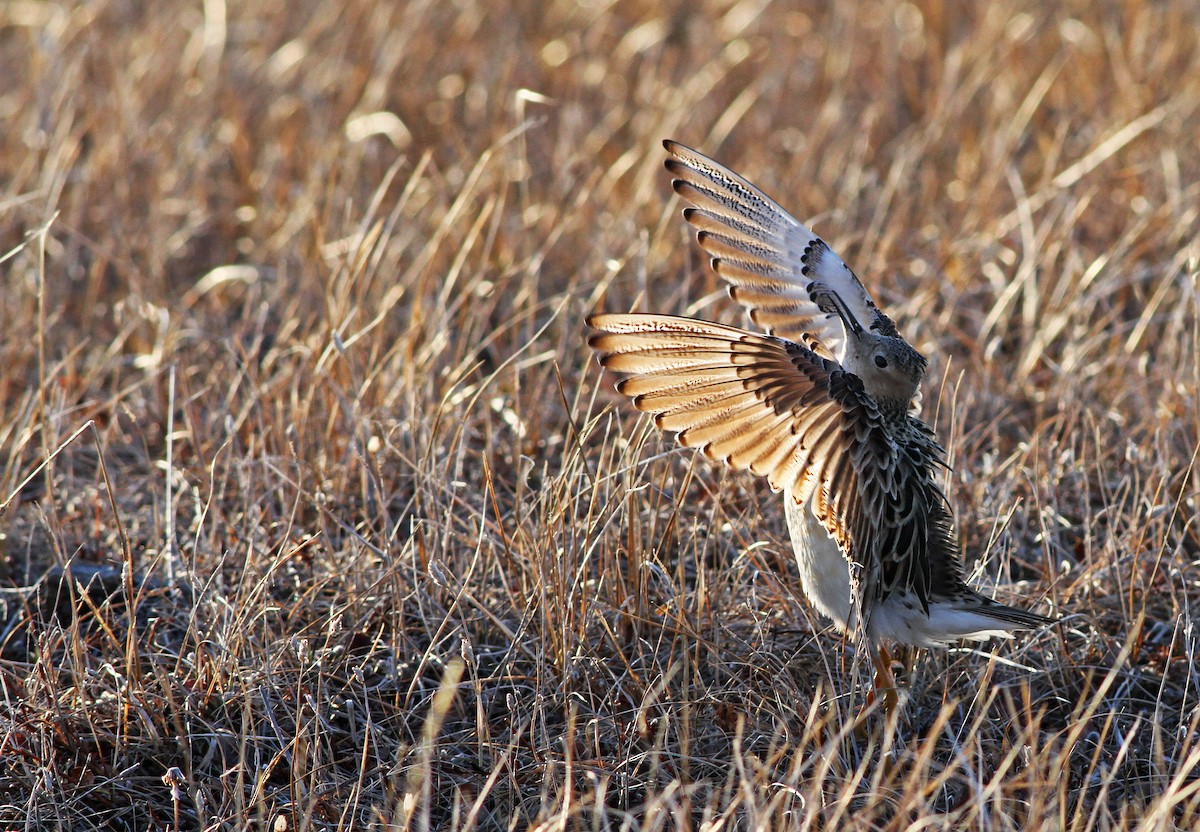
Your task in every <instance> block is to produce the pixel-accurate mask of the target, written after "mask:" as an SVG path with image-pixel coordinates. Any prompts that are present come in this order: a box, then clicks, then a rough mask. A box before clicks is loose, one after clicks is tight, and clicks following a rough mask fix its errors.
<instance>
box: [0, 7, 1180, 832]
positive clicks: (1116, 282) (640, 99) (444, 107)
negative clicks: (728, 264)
mask: <svg viewBox="0 0 1200 832" xmlns="http://www.w3.org/2000/svg"><path fill="white" fill-rule="evenodd" d="M505 5H506V4H501V3H491V2H486V0H459V2H454V3H438V2H421V1H420V0H413V2H408V3H396V4H391V3H382V2H360V1H359V0H340V1H339V2H319V1H318V0H313V2H307V3H283V2H280V1H279V0H262V2H246V3H238V4H228V6H227V7H226V4H224V3H222V2H220V0H208V1H207V2H205V3H203V4H200V3H188V4H184V3H160V4H151V3H140V2H133V1H132V0H97V2H91V3H87V4H70V3H55V2H15V3H8V4H5V5H4V6H2V7H0V66H2V67H3V72H4V77H6V78H8V79H10V80H9V83H8V84H6V85H4V88H3V89H2V90H0V111H2V113H3V125H4V126H3V129H0V188H2V191H0V251H2V252H5V259H4V262H3V263H2V264H0V269H2V270H3V288H2V289H0V324H2V325H3V327H4V330H5V331H6V332H7V333H8V335H7V337H5V338H4V339H3V347H2V349H3V353H2V355H0V360H2V361H3V364H4V372H3V374H2V375H0V378H2V379H3V388H2V389H3V395H2V397H0V408H2V409H0V449H2V453H0V465H2V474H0V491H2V492H3V494H2V495H0V498H3V497H6V496H7V495H8V494H10V493H12V492H14V491H15V492H16V496H15V497H14V498H13V499H12V500H11V501H9V502H8V503H6V505H5V508H4V514H3V520H2V523H3V526H2V527H0V530H2V532H3V535H4V537H3V539H2V541H0V545H2V551H0V554H2V557H3V561H2V563H3V572H2V574H3V580H4V583H5V585H6V586H7V587H8V588H7V589H4V590H3V595H2V596H0V598H3V601H4V609H5V610H6V615H5V629H4V631H3V641H2V643H0V649H2V653H0V686H2V687H0V695H2V697H3V701H2V704H0V826H4V828H13V829H18V828H26V829H130V830H133V829H138V830H142V829H148V828H166V827H168V826H169V827H170V828H172V829H175V828H182V829H242V828H262V829H277V830H281V829H303V828H312V829H365V828H403V827H408V826H411V827H414V828H426V827H428V828H437V829H455V830H459V829H509V828H524V827H526V826H537V827H538V828H540V829H560V828H561V829H599V828H623V829H640V830H651V829H655V830H657V829H723V828H747V829H749V828H754V829H759V828H781V827H793V828H804V827H819V828H827V829H833V828H839V829H842V828H844V829H863V830H866V829H903V828H905V827H906V826H908V825H909V824H917V825H918V826H920V827H921V828H933V829H963V828H981V829H996V830H1008V829H1062V830H1078V832H1084V831H1085V830H1087V831H1088V832H1090V830H1108V829H1123V830H1124V829H1155V830H1159V829H1174V828H1195V824H1196V823H1200V820H1198V818H1200V776H1198V768H1197V764H1198V761H1200V724H1198V723H1200V707H1198V705H1200V697H1198V689H1197V686H1198V684H1200V674H1197V671H1196V652H1197V646H1198V641H1200V635H1198V633H1197V626H1198V625H1200V614H1198V613H1197V611H1196V606H1195V605H1196V604H1197V602H1200V530H1198V528H1197V523H1196V515H1197V511H1198V509H1200V486H1198V484H1197V477H1196V476H1195V474H1194V473H1193V463H1194V460H1195V455H1196V449H1197V444H1198V442H1200V415H1198V414H1200V401H1198V393H1197V391H1198V388H1200V379H1198V371H1197V351H1198V346H1200V323H1198V321H1200V315H1198V302H1197V255H1198V253H1200V252H1198V250H1197V243H1196V237H1197V233H1198V231H1200V220H1198V208H1197V205H1198V201H1200V186H1198V185H1197V182H1198V181H1200V154H1198V153H1197V145H1196V137H1197V135H1198V134H1200V112H1198V111H1200V42H1198V37H1197V30H1198V29H1200V15H1198V14H1197V13H1196V12H1195V11H1194V7H1193V6H1191V4H1188V3H1185V2H1182V0H1180V2H1176V3H1169V2H1163V3H1159V2H1151V0H1128V1H1127V2H1123V3H1118V2H1104V3H1096V4H1086V3H1076V4H1066V6H1070V7H1072V8H1070V9H1068V8H1066V7H1064V8H1059V7H1057V6H1056V5H1053V4H1047V5H1048V6H1052V5H1053V7H1049V8H1044V7H1043V5H1042V4H1037V3H1028V4H1022V3H1018V2H1012V0H999V2H995V3H988V4H977V5H976V4H971V5H970V9H971V10H970V11H961V10H958V6H959V4H951V3H941V2H937V0H918V2H915V3H895V2H891V0H879V1H878V2H871V1H868V2H845V3H836V4H831V5H832V7H833V8H831V9H825V8H823V7H822V6H821V5H820V4H807V3H803V4H801V3H796V4H793V3H785V2H774V3H772V2H769V0H742V1H741V2H718V1H716V0H714V2H703V3H695V2H691V0H687V2H683V0H679V1H678V2H672V3H670V4H669V6H670V7H669V8H665V9H664V8H663V7H662V5H661V4H655V3H650V2H646V0H628V1H627V2H626V0H620V2H613V3H609V2H587V3H585V2H569V1H568V0H561V1H555V2H546V3H544V4H533V3H518V4H517V8H515V9H504V8H503V6H505ZM963 5H966V4H963ZM223 15H224V17H223ZM13 79H16V80H15V83H14V82H13ZM664 137H672V138H677V139H679V140H682V141H684V142H686V143H688V144H692V145H694V146H696V147H699V148H702V149H703V150H705V151H707V152H709V153H710V154H713V155H716V156H718V158H720V159H722V160H724V161H726V162H727V163H729V164H731V165H734V166H736V167H738V168H740V169H741V170H743V171H744V172H745V173H746V174H747V175H749V176H751V177H752V178H755V179H757V180H758V181H759V182H760V183H761V184H762V185H763V186H764V187H766V188H767V189H768V190H769V191H772V192H774V193H776V194H777V195H779V196H780V197H781V198H782V200H783V201H784V202H785V203H786V204H787V205H788V206H790V207H792V208H793V209H794V210H795V211H796V212H797V213H798V214H799V215H800V216H801V217H806V216H807V217H809V218H813V217H814V215H815V224H816V226H817V228H818V231H820V232H823V233H824V234H825V235H826V236H827V237H828V238H829V239H830V240H831V242H832V243H833V244H834V245H835V247H836V248H838V249H839V250H840V251H841V252H842V253H843V255H844V256H845V257H846V259H847V260H848V261H850V262H851V263H852V264H854V265H855V266H856V267H857V269H858V271H859V273H860V274H861V275H863V276H864V279H865V280H866V282H867V283H868V284H869V285H870V286H871V288H872V289H873V291H874V292H875V295H876V297H877V298H879V299H880V300H881V301H882V302H883V303H884V304H885V305H886V306H887V307H888V308H889V309H890V310H891V311H893V312H894V313H895V317H896V318H897V319H898V321H899V323H900V324H901V328H902V329H903V330H904V331H906V332H907V333H908V334H909V335H910V336H911V337H912V339H913V340H914V341H915V343H916V344H917V345H918V347H919V348H921V349H922V350H923V351H924V352H926V353H927V354H929V355H931V356H933V360H934V368H933V371H932V372H931V374H930V379H929V383H928V384H927V386H926V414H927V415H928V416H929V417H930V418H936V420H937V425H938V429H939V431H940V433H941V435H942V437H943V439H944V440H945V441H946V444H947V445H948V447H949V448H950V449H951V454H952V457H953V460H952V461H953V464H954V466H955V470H954V473H953V474H952V475H951V480H952V481H951V483H950V485H951V487H952V489H953V500H954V502H955V505H956V507H957V510H958V513H959V521H960V526H961V534H962V536H963V539H964V542H965V544H966V549H967V551H968V552H969V557H970V560H971V563H970V564H969V565H970V566H971V567H972V570H973V572H974V580H976V581H977V582H980V583H982V584H984V585H986V586H991V587H994V588H995V591H996V593H997V594H998V595H999V596H1000V597H1002V598H1005V599H1010V600H1011V599H1013V598H1015V597H1018V596H1020V598H1021V599H1022V601H1023V602H1024V603H1027V604H1029V605H1030V606H1032V607H1034V608H1036V609H1039V610H1041V611H1043V612H1046V611H1051V612H1054V613H1056V614H1061V615H1063V616H1064V619H1063V622H1062V624H1061V625H1060V626H1058V627H1057V628H1055V629H1053V630H1050V631H1047V632H1044V633H1041V634H1037V635H1034V636H1032V637H1026V638H1023V639H1020V640H1018V641H1017V642H1014V643H1012V644H1003V645H999V646H997V647H995V648H994V652H972V651H965V650H964V651H952V652H950V653H934V654H927V655H924V656H923V657H921V659H920V661H919V662H918V664H917V666H916V670H915V671H914V673H913V674H912V676H911V678H910V684H911V688H910V694H909V696H908V697H907V702H906V704H905V707H904V709H903V713H902V715H901V716H900V718H899V720H898V723H897V724H896V725H894V726H892V727H891V729H890V730H884V728H883V727H882V726H876V730H875V732H874V733H873V734H872V735H870V736H867V737H856V736H854V735H853V734H848V733H847V732H846V731H845V730H844V726H845V725H846V724H847V721H848V720H847V715H848V714H849V713H850V711H851V709H852V708H853V707H854V704H855V702H856V697H857V694H855V693H854V687H853V680H851V679H849V678H848V677H847V676H846V673H845V668H846V662H845V660H844V658H843V651H842V649H841V645H840V642H839V640H838V639H837V638H836V636H834V635H833V634H832V633H830V632H827V631H825V628H824V625H823V623H822V622H820V621H818V620H815V619H814V617H813V615H812V613H811V612H810V610H809V608H808V607H807V606H806V605H805V604H804V602H803V601H802V600H801V599H800V598H799V597H798V588H797V583H796V579H795V573H794V566H793V564H792V562H791V554H790V547H789V544H788V542H787V538H786V532H785V530H784V527H783V520H782V514H781V512H780V511H779V510H778V509H779V507H778V505H777V501H776V498H774V496H773V495H771V494H769V493H768V492H767V490H766V489H765V487H763V485H762V484H761V483H758V482H751V481H748V480H747V479H744V478H739V477H733V476H727V475H726V474H724V473H723V472H720V471H714V470H712V469H710V468H709V467H707V466H705V465H703V464H699V463H697V462H696V460H695V459H694V458H693V457H692V456H691V455H689V454H687V453H684V452H680V451H677V450H675V449H673V447H672V446H671V444H670V442H669V441H665V440H662V439H660V438H659V437H657V436H656V435H654V434H653V432H652V431H650V430H649V429H648V428H647V426H646V424H645V422H644V421H638V420H637V418H636V417H635V416H634V414H632V413H631V412H630V409H629V408H627V407H624V406H622V405H621V404H619V403H618V402H617V397H616V395H615V394H614V393H612V392H611V381H612V380H611V379H609V378H603V377H602V376H601V374H600V373H599V371H598V370H597V368H596V366H595V364H594V363H593V362H591V361H590V357H589V355H588V354H587V352H586V349H585V347H584V346H583V343H582V340H581V330H582V319H583V317H584V315H585V314H586V313H588V312H590V311H592V310H594V309H597V308H604V309H613V310H617V309H628V308H631V307H635V306H636V307H638V308H641V309H644V310H650V311H661V312H685V313H689V314H699V315H703V316H707V317H713V318H718V319H720V320H725V321H734V322H736V321H739V320H740V317H739V315H738V314H737V313H736V311H735V310H734V309H732V308H730V306H729V304H728V303H727V302H726V301H724V300H722V299H721V297H720V295H719V293H718V289H719V286H718V284H717V281H716V280H715V279H714V278H713V276H712V275H711V274H710V273H708V272H707V271H706V270H705V268H704V266H703V264H702V262H701V259H700V257H699V255H698V252H697V249H696V247H695V246H694V245H693V244H692V243H691V242H690V240H689V238H688V235H687V231H686V229H685V227H684V223H683V222H682V221H681V220H680V219H679V217H678V207H679V206H678V205H677V204H676V203H675V201H674V200H673V199H672V198H670V196H669V194H670V192H669V189H668V187H667V184H666V177H665V176H664V174H663V172H662V170H661V161H662V156H663V153H662V151H661V149H660V146H659V141H660V139H662V138H664ZM81 429H82V430H81ZM73 435H74V438H73V439H71V441H69V442H67V440H68V439H69V438H71V437H72V436H73ZM64 442H66V444H65V447H63V448H62V449H61V451H59V452H58V453H57V454H55V451H56V449H58V448H59V446H60V445H62V444H63V443H64ZM51 457H52V461H51V462H50V464H48V465H47V466H46V467H44V468H42V469H39V468H38V466H39V465H41V464H43V463H45V462H46V460H47V459H48V458H51ZM30 474H34V476H33V477H32V479H30V480H29V481H28V482H27V483H25V484H24V485H22V483H23V482H24V481H25V480H26V479H27V478H28V477H29V475H30ZM19 486H20V487H19ZM67 563H72V564H75V565H77V566H84V567H86V566H88V565H91V566H93V567H101V568H99V570H98V572H97V576H96V581H97V582H98V583H99V584H102V585H101V586H96V587H93V590H92V591H91V592H90V593H86V594H84V593H81V591H80V589H81V586H82V581H76V582H72V581H63V580H61V579H60V580H58V581H54V580H46V581H43V582H42V583H41V588H42V590H41V592H39V593H32V591H31V590H30V589H28V587H31V586H32V585H33V584H35V582H37V581H38V579H39V578H40V577H41V576H42V575H43V574H45V573H46V571H47V570H48V569H50V568H52V567H55V566H60V567H61V566H62V565H64V564H67ZM103 567H115V570H121V569H124V570H125V574H124V575H121V574H120V573H119V571H115V570H112V569H110V570H107V571H106V569H105V568H103ZM77 574H78V575H83V574H84V573H83V572H79V573H77ZM172 576H173V577H174V581H173V582H172V580H171V577H172ZM56 591H57V592H59V593H60V596H61V597H52V596H53V595H54V593H55V592H56ZM173 769H175V770H177V771H172V770H173ZM164 775H169V776H168V778H167V779H168V780H172V779H173V780H174V782H175V783H176V784H177V788H176V789H175V790H174V792H173V790H172V787H171V786H170V785H169V784H168V783H164V781H163V777H164Z"/></svg>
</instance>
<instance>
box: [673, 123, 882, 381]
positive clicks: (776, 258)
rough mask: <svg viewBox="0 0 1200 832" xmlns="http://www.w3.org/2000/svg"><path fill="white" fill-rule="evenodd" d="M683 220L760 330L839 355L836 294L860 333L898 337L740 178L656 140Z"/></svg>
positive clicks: (826, 255)
mask: <svg viewBox="0 0 1200 832" xmlns="http://www.w3.org/2000/svg"><path fill="white" fill-rule="evenodd" d="M663 146H664V147H666V149H667V152H669V153H670V154H671V158H669V159H667V162H666V166H667V170H669V171H670V172H671V175H672V176H673V177H674V179H673V181H672V186H673V187H674V188H675V192H676V193H678V194H679V195H680V196H682V197H683V198H684V199H685V200H687V201H688V202H690V203H691V204H692V206H693V207H691V208H687V209H686V210H685V211H684V212H683V215H684V217H685V218H686V219H687V221H688V222H689V223H691V224H692V226H694V227H695V229H696V232H697V234H696V236H697V239H698V240H699V241H700V245H701V247H702V248H704V250H705V251H706V252H708V254H709V255H710V256H711V257H712V266H713V269H714V270H715V271H716V272H717V274H719V275H720V276H721V277H722V278H724V279H725V280H726V281H727V282H728V283H729V292H730V295H732V297H733V298H734V300H736V301H738V303H740V304H742V306H744V307H745V308H746V310H747V312H749V314H750V319H751V320H752V321H753V322H754V323H755V324H756V325H758V326H760V327H762V328H763V329H764V330H766V331H767V332H768V333H770V334H772V335H777V336H779V337H781V338H785V339H787V340H789V341H793V342H804V341H806V339H805V336H806V335H807V336H809V337H810V338H815V340H816V342H817V343H813V342H812V341H811V340H808V341H807V343H808V345H809V346H810V347H812V348H813V350H814V351H815V352H816V353H817V354H818V355H821V356H822V357H824V358H839V359H840V358H841V357H842V356H843V355H844V351H843V348H844V345H845V339H846V333H845V329H844V326H843V324H842V321H841V320H840V319H839V318H838V316H837V314H836V313H835V311H834V308H833V306H832V304H831V302H830V300H829V299H828V298H829V294H830V293H836V294H837V296H838V297H840V298H841V299H842V301H843V303H844V304H845V306H846V308H847V309H848V311H849V312H850V313H851V314H852V315H853V316H854V317H855V318H856V319H857V321H858V323H859V324H860V325H861V326H862V327H863V328H869V329H873V330H875V331H876V332H879V333H881V334H884V335H893V336H895V335H898V334H899V333H897V331H896V327H895V325H894V324H893V323H892V321H891V319H890V318H888V316H887V315H885V314H883V312H881V311H880V310H879V307H877V306H876V305H875V301H873V300H872V299H871V296H870V295H869V294H868V293H867V290H866V289H865V288H864V287H863V285H862V282H861V281H859V279H858V278H857V277H856V276H855V274H854V272H852V271H851V270H850V268H849V267H848V266H847V265H846V264H845V263H844V262H843V261H842V259H841V258H840V257H838V256H837V254H835V253H834V252H833V250H832V249H830V248H829V246H828V245H826V243H825V241H824V240H822V239H821V238H820V237H818V236H817V235H815V234H813V233H812V231H810V230H809V229H808V228H806V227H805V226H804V225H803V224H801V223H800V222H798V221H797V220H796V219H795V218H794V217H792V215H791V214H789V213H788V212H787V211H785V210H784V209H783V208H782V207H780V205H779V204H778V203H777V202H775V200H773V199H771V198H770V197H769V196H767V195H766V194H765V193H763V192H762V191H760V190H759V189H758V188H757V187H755V186H754V185H752V184H750V182H748V181H747V180H746V179H744V178H743V177H741V176H739V175H738V174H736V173H734V172H733V171H731V170H730V169H729V168H726V167H725V166H723V165H721V164H719V163H717V162H714V161H713V160H712V159H710V158H708V157H707V156H705V155H704V154H702V153H700V152H698V151H695V150H692V149H691V148H689V147H685V146H684V145H682V144H679V143H678V142H673V141H666V142H663Z"/></svg>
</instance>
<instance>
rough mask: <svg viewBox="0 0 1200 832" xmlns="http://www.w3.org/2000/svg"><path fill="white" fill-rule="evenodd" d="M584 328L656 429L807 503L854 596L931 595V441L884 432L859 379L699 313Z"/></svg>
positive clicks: (620, 319)
mask: <svg viewBox="0 0 1200 832" xmlns="http://www.w3.org/2000/svg"><path fill="white" fill-rule="evenodd" d="M588 325H589V326H591V327H592V329H593V330H595V331H594V332H593V333H592V334H591V335H590V336H589V337H588V344H589V345H590V346H591V347H592V348H593V349H594V350H596V351H597V352H598V353H599V357H600V363H601V364H603V365H604V366H605V367H607V368H608V369H610V370H614V371H615V372H618V373H622V374H625V375H626V376H627V377H626V378H625V379H624V380H623V381H621V382H620V383H619V384H618V385H617V389H618V390H619V391H620V392H621V393H624V394H625V395H627V396H629V397H630V398H631V399H633V403H634V405H635V406H636V407H637V408H638V409H639V410H643V411H646V412H648V413H653V414H654V421H655V424H657V425H658V427H659V428H661V429H662V430H666V431H672V432H674V433H675V434H676V436H677V439H678V440H679V442H680V444H682V445H684V446H686V447H695V448H699V449H700V450H701V451H702V452H703V453H704V455H705V456H707V457H709V458H710V459H712V460H714V461H717V462H722V463H725V464H726V465H729V466H730V467H732V468H735V469H738V470H748V471H750V472H752V473H754V474H758V475H760V476H764V477H766V478H767V481H768V482H769V483H770V485H771V488H772V489H774V490H777V491H780V490H781V491H785V492H787V494H788V495H789V496H790V497H791V498H792V499H793V500H795V501H796V502H797V504H799V505H804V504H805V503H807V502H808V501H810V500H811V501H812V509H813V512H814V514H815V515H816V517H817V518H818V520H820V522H821V525H822V526H823V527H824V528H825V529H826V531H828V532H829V534H830V536H831V537H833V539H834V540H835V541H836V542H837V544H838V546H839V548H840V549H841V550H842V553H843V554H844V555H846V558H847V560H849V562H850V563H851V564H852V566H853V567H856V568H852V569H851V573H852V576H853V577H854V579H855V583H856V586H855V597H856V599H861V598H862V597H863V596H864V594H865V596H866V597H874V598H882V597H886V595H888V594H890V593H891V592H892V591H893V590H896V589H904V590H908V591H913V592H915V594H916V595H917V597H918V598H919V599H920V601H921V603H922V604H927V602H928V597H929V590H930V585H931V580H932V578H933V576H932V574H931V564H930V546H931V535H933V536H932V540H933V545H938V542H939V540H940V537H939V536H938V534H937V533H940V532H942V531H944V530H943V529H941V528H940V527H939V528H932V527H931V524H930V520H929V517H930V512H929V510H928V509H929V501H930V500H934V499H936V500H939V501H940V500H941V499H942V498H941V492H940V491H938V490H937V487H936V485H934V483H933V481H932V478H931V476H930V473H929V471H928V464H927V462H926V461H925V457H924V456H923V454H925V453H927V449H925V448H920V447H917V446H914V447H913V448H912V449H907V448H905V447H903V446H899V445H897V444H896V443H895V442H894V441H893V440H892V439H891V438H890V437H889V433H888V431H887V430H886V429H885V426H884V423H883V419H882V417H881V415H880V412H879V408H878V407H877V405H876V403H875V401H874V400H873V399H872V398H871V397H870V396H869V395H868V394H867V393H866V392H865V391H864V390H863V386H862V381H861V380H860V379H859V378H858V377H857V376H855V375H853V374H852V373H848V372H846V371H845V370H843V369H842V368H841V366H840V365H838V364H837V362H835V361H832V360H830V359H828V358H824V357H822V356H820V355H817V354H816V353H815V352H813V351H812V350H809V349H807V348H806V347H804V346H801V345H800V344H795V343H792V342H790V341H786V340H784V339H782V338H777V337H772V336H765V335H756V334H754V333H751V332H746V331H745V330H741V329H737V328H735V327H728V326H722V325H720V324H714V323H709V322H707V321H697V320H693V319H691V318H678V317H673V316H667V315H594V316H592V317H591V318H589V319H588ZM914 422H915V420H914ZM915 424H918V425H919V424H920V423H915ZM935 447H936V446H935ZM922 469H924V470H922ZM914 486H916V487H914ZM935 516H936V515H935ZM934 525H940V524H938V523H937V521H935V523H934ZM945 531H946V532H947V533H948V527H947V529H946V530H945ZM951 540H952V539H951ZM858 609H860V610H861V609H863V607H862V606H861V604H860V605H859V606H858ZM861 626H865V622H860V632H865V630H863V629H861Z"/></svg>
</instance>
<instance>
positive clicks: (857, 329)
mask: <svg viewBox="0 0 1200 832" xmlns="http://www.w3.org/2000/svg"><path fill="white" fill-rule="evenodd" d="M827 297H828V298H829V301H830V303H832V304H833V311H834V312H836V313H837V316H838V317H839V318H841V319H842V323H843V324H844V325H845V326H846V331H847V332H852V333H854V334H855V335H862V331H863V328H862V324H860V323H859V322H858V319H857V318H855V317H854V315H853V314H852V313H851V312H850V310H849V309H847V308H846V302H845V301H844V300H842V297H841V295H839V294H838V293H837V292H832V291H831V292H829V293H828V295H827Z"/></svg>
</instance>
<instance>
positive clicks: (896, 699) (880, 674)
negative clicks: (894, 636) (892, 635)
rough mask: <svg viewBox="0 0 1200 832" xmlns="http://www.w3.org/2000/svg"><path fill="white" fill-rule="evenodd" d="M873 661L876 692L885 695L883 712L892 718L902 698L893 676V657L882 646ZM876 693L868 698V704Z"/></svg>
mask: <svg viewBox="0 0 1200 832" xmlns="http://www.w3.org/2000/svg"><path fill="white" fill-rule="evenodd" d="M872 659H874V661H875V690H878V691H879V692H881V693H882V694H883V712H884V713H885V714H887V715H888V716H891V715H892V714H893V713H895V711H896V707H897V706H898V705H899V704H900V696H899V694H897V693H896V679H895V677H893V676H892V656H891V654H890V653H888V650H887V648H886V647H884V646H883V645H882V644H880V645H879V652H878V653H877V654H875V655H873V656H872ZM874 692H875V691H872V692H871V693H872V696H871V697H868V699H867V701H868V702H870V701H872V700H873V699H874V696H873V694H874Z"/></svg>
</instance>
